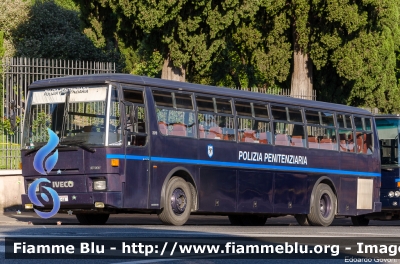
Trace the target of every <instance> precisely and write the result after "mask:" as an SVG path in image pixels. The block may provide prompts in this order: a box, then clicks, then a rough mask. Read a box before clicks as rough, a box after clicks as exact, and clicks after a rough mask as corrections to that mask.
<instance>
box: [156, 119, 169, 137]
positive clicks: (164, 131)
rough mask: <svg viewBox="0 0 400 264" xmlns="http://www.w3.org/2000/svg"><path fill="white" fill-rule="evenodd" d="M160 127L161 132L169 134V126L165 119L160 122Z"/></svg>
mask: <svg viewBox="0 0 400 264" xmlns="http://www.w3.org/2000/svg"><path fill="white" fill-rule="evenodd" d="M158 128H159V129H160V132H161V134H163V135H168V127H167V124H166V123H165V122H163V121H160V122H158Z"/></svg>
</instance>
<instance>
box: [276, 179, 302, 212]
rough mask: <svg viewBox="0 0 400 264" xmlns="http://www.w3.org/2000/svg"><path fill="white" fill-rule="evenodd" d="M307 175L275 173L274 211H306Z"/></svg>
mask: <svg viewBox="0 0 400 264" xmlns="http://www.w3.org/2000/svg"><path fill="white" fill-rule="evenodd" d="M307 177H308V176H307V175H306V174H301V173H275V195H274V213H285V214H297V213H304V212H307V211H308V208H309V197H308V195H307Z"/></svg>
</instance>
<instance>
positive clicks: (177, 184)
mask: <svg viewBox="0 0 400 264" xmlns="http://www.w3.org/2000/svg"><path fill="white" fill-rule="evenodd" d="M191 208H192V193H191V191H190V187H189V185H188V183H187V182H186V181H185V180H184V179H182V178H180V177H172V178H171V179H170V180H169V182H168V184H167V188H166V190H165V199H164V206H163V209H161V212H160V213H159V214H158V218H159V219H160V220H161V221H162V222H163V223H164V224H168V225H176V226H179V225H183V224H185V223H186V221H187V220H188V219H189V216H190V211H191Z"/></svg>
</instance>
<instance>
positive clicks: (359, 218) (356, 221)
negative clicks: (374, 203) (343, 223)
mask: <svg viewBox="0 0 400 264" xmlns="http://www.w3.org/2000/svg"><path fill="white" fill-rule="evenodd" d="M351 222H352V223H353V225H354V226H367V225H368V224H369V219H368V218H366V217H365V216H364V215H356V216H352V217H351Z"/></svg>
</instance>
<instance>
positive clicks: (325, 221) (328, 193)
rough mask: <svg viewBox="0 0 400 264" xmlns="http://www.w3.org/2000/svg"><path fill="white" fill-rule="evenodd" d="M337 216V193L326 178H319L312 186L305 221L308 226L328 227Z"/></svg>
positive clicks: (331, 182) (330, 181) (332, 184)
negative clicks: (308, 209)
mask: <svg viewBox="0 0 400 264" xmlns="http://www.w3.org/2000/svg"><path fill="white" fill-rule="evenodd" d="M336 214H337V192H336V188H335V185H334V183H333V181H332V180H331V179H329V178H328V177H321V178H320V179H318V181H317V182H316V183H315V184H314V187H313V190H312V194H311V197H310V211H309V213H308V215H307V220H308V223H309V224H310V225H316V226H329V225H330V224H331V223H332V221H333V220H334V218H335V215H336Z"/></svg>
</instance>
